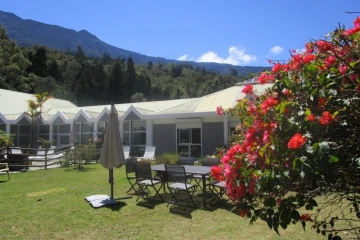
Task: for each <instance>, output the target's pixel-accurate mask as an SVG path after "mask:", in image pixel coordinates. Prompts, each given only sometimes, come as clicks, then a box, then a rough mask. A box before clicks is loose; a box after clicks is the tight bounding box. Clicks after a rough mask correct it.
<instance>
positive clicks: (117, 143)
mask: <svg viewBox="0 0 360 240" xmlns="http://www.w3.org/2000/svg"><path fill="white" fill-rule="evenodd" d="M99 162H100V164H101V165H102V166H103V167H104V168H107V169H109V181H110V184H111V199H112V198H114V177H113V169H114V168H119V167H121V166H123V165H125V157H124V151H123V147H122V143H121V138H120V131H119V120H118V113H117V111H116V108H115V106H114V104H113V103H111V109H110V118H109V123H108V125H107V128H106V133H105V137H104V143H103V148H102V151H101V155H100V160H99Z"/></svg>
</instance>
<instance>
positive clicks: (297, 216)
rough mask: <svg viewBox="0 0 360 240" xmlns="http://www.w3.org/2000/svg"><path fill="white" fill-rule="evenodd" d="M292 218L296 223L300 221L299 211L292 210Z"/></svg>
mask: <svg viewBox="0 0 360 240" xmlns="http://www.w3.org/2000/svg"><path fill="white" fill-rule="evenodd" d="M291 218H292V219H294V220H295V221H299V219H300V213H299V212H298V211H297V210H295V209H294V210H292V211H291Z"/></svg>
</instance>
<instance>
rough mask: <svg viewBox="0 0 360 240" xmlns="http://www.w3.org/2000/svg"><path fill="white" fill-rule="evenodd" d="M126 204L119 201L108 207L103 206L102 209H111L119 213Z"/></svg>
mask: <svg viewBox="0 0 360 240" xmlns="http://www.w3.org/2000/svg"><path fill="white" fill-rule="evenodd" d="M126 205H127V204H126V202H121V201H117V203H115V204H109V205H105V206H103V208H104V207H105V208H109V209H111V210H112V211H120V209H121V208H122V207H124V206H126Z"/></svg>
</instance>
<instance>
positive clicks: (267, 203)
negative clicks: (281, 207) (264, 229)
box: [264, 197, 276, 208]
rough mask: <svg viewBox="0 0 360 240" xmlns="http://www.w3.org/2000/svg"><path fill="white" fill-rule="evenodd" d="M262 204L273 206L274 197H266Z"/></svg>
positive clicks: (274, 203) (274, 202)
mask: <svg viewBox="0 0 360 240" xmlns="http://www.w3.org/2000/svg"><path fill="white" fill-rule="evenodd" d="M264 205H265V206H266V207H271V208H272V207H275V206H276V200H275V198H273V197H268V198H267V199H265V201H264Z"/></svg>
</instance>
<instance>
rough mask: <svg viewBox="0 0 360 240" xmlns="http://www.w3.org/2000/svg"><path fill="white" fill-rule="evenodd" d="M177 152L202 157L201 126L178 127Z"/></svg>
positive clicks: (181, 154) (187, 155)
mask: <svg viewBox="0 0 360 240" xmlns="http://www.w3.org/2000/svg"><path fill="white" fill-rule="evenodd" d="M177 135H178V138H177V139H178V143H177V144H178V146H177V152H178V153H179V154H180V156H183V157H201V128H186V129H178V130H177Z"/></svg>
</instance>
